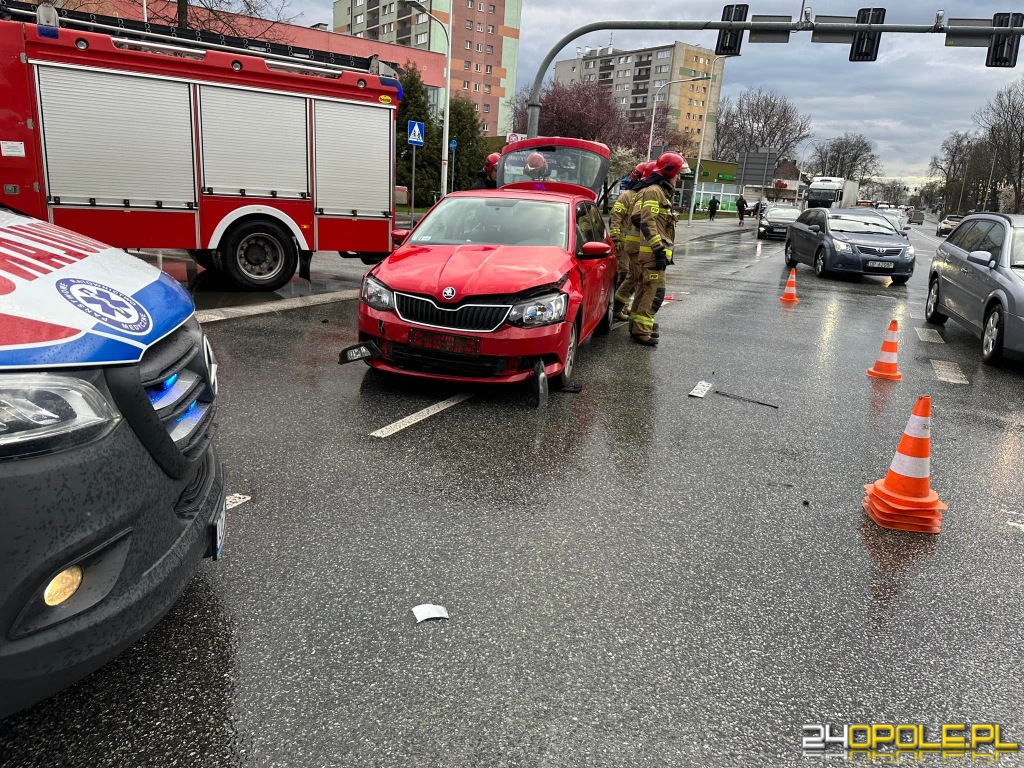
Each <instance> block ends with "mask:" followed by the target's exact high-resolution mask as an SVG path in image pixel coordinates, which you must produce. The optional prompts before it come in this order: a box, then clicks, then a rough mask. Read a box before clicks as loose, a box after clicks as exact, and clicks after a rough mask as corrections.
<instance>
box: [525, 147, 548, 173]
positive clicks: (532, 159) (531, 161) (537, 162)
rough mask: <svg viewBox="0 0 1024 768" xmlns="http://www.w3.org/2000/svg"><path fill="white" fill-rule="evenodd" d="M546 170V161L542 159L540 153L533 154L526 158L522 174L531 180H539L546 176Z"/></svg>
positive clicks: (542, 156)
mask: <svg viewBox="0 0 1024 768" xmlns="http://www.w3.org/2000/svg"><path fill="white" fill-rule="evenodd" d="M547 170H548V161H547V160H545V159H544V155H542V154H541V153H540V152H534V153H533V154H532V155H530V156H529V157H528V158H526V165H525V166H524V167H523V173H525V174H526V175H527V176H529V177H530V178H531V179H539V178H541V177H542V176H544V175H546V173H547Z"/></svg>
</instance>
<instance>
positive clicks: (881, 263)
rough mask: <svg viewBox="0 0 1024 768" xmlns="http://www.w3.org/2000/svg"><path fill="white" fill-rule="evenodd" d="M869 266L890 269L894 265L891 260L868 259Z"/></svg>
mask: <svg viewBox="0 0 1024 768" xmlns="http://www.w3.org/2000/svg"><path fill="white" fill-rule="evenodd" d="M868 266H869V267H875V268H876V269H892V268H893V267H895V266H896V265H895V264H893V263H892V262H891V261H869V262H868Z"/></svg>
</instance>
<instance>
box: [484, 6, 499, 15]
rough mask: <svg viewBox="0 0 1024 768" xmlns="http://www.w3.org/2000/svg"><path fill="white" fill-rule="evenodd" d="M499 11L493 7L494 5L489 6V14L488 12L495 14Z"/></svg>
mask: <svg viewBox="0 0 1024 768" xmlns="http://www.w3.org/2000/svg"><path fill="white" fill-rule="evenodd" d="M497 10H498V9H497V8H495V7H494V6H493V5H488V6H487V12H488V13H494V12H495V11H497Z"/></svg>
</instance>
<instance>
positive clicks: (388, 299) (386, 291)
mask: <svg viewBox="0 0 1024 768" xmlns="http://www.w3.org/2000/svg"><path fill="white" fill-rule="evenodd" d="M359 298H360V299H362V300H363V301H364V302H365V303H366V304H367V305H369V306H371V307H373V308H374V309H380V310H391V309H394V308H395V294H394V292H392V290H391V289H390V288H388V287H387V286H386V285H384V283H382V282H380V280H375V279H373V278H372V277H370V276H369V275H367V276H366V277H364V278H363V287H362V289H361V290H360V292H359Z"/></svg>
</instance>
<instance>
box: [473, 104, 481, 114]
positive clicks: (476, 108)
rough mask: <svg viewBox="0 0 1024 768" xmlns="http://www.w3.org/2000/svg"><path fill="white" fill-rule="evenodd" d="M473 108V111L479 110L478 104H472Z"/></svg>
mask: <svg viewBox="0 0 1024 768" xmlns="http://www.w3.org/2000/svg"><path fill="white" fill-rule="evenodd" d="M473 109H474V111H476V112H479V111H480V105H479V104H474V105H473Z"/></svg>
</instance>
